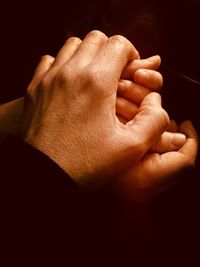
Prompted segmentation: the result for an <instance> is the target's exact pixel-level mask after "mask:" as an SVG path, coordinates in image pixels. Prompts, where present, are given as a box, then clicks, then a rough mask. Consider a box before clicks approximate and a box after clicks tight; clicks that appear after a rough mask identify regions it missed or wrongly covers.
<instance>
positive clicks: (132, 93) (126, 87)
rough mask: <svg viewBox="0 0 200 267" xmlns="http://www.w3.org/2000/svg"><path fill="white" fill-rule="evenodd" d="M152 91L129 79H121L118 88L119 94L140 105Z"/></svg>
mask: <svg viewBox="0 0 200 267" xmlns="http://www.w3.org/2000/svg"><path fill="white" fill-rule="evenodd" d="M150 92H151V90H149V89H148V88H146V87H143V86H141V85H138V84H136V83H134V82H132V81H128V80H120V81H119V84H118V89H117V94H118V96H120V97H123V98H126V99H127V100H130V101H131V102H133V103H135V104H137V105H140V104H141V102H142V100H143V99H144V97H145V96H146V95H148V94H149V93H150Z"/></svg>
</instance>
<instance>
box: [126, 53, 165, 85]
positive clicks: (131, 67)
mask: <svg viewBox="0 0 200 267" xmlns="http://www.w3.org/2000/svg"><path fill="white" fill-rule="evenodd" d="M160 64H161V58H160V56H158V55H156V56H153V57H149V58H146V59H135V60H133V61H131V62H130V63H129V64H128V65H127V66H126V67H125V69H124V70H123V72H122V77H121V78H122V79H124V80H132V79H133V75H134V73H135V72H136V70H138V69H149V70H157V69H158V68H159V67H160Z"/></svg>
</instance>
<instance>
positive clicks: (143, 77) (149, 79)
mask: <svg viewBox="0 0 200 267" xmlns="http://www.w3.org/2000/svg"><path fill="white" fill-rule="evenodd" d="M133 80H134V82H135V83H137V84H139V85H142V86H144V87H147V88H149V89H151V90H153V91H159V90H160V89H161V88H162V86H163V78H162V75H161V74H160V73H159V72H157V71H154V70H145V69H139V70H137V71H136V72H135V73H134V77H133Z"/></svg>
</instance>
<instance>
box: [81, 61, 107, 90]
mask: <svg viewBox="0 0 200 267" xmlns="http://www.w3.org/2000/svg"><path fill="white" fill-rule="evenodd" d="M79 77H80V79H81V82H82V84H84V85H85V87H89V88H90V90H95V92H97V91H100V92H102V90H103V88H104V82H103V80H102V76H101V74H100V73H99V69H98V66H96V65H92V66H89V67H87V69H86V70H84V71H82V72H81V74H79Z"/></svg>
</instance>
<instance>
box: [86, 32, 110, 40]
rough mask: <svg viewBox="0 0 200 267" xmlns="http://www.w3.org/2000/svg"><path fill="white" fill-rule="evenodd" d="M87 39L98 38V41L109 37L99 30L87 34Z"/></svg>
mask: <svg viewBox="0 0 200 267" xmlns="http://www.w3.org/2000/svg"><path fill="white" fill-rule="evenodd" d="M87 37H92V38H97V39H106V38H107V36H106V35H105V34H104V33H103V32H101V31H99V30H93V31H90V32H89V33H88V34H87Z"/></svg>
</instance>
